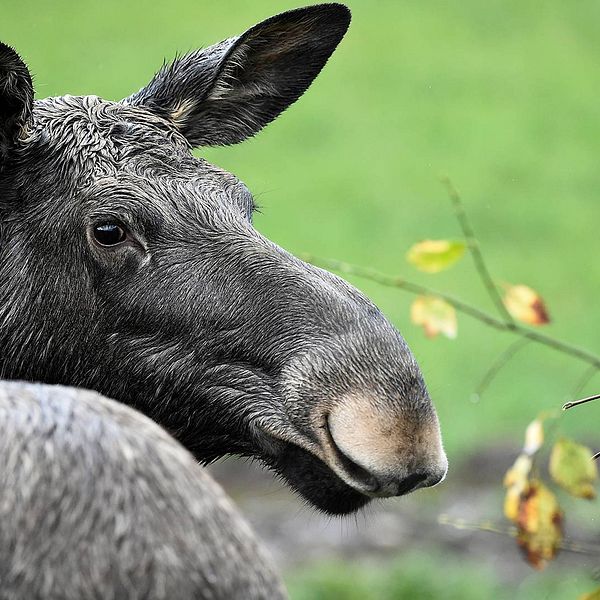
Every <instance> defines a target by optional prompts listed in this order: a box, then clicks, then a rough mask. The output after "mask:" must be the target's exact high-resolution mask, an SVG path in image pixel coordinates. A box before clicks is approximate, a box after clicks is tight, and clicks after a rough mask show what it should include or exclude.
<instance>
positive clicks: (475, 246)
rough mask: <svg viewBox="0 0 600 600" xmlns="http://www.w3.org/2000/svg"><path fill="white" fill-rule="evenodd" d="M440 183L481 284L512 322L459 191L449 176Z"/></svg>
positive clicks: (501, 311)
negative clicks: (452, 209) (446, 192)
mask: <svg viewBox="0 0 600 600" xmlns="http://www.w3.org/2000/svg"><path fill="white" fill-rule="evenodd" d="M442 183H443V184H444V185H445V186H446V190H447V191H448V196H449V197H450V200H451V201H452V207H453V208H454V214H455V215H456V218H457V220H458V223H459V225H460V228H461V229H462V232H463V236H464V237H465V240H466V241H467V246H468V248H469V251H470V252H471V256H472V257H473V261H474V262H475V268H476V269H477V273H478V274H479V277H480V278H481V281H482V282H483V285H484V286H485V288H486V289H487V291H488V294H489V296H490V298H491V299H492V302H493V303H494V304H495V305H496V309H497V310H498V314H499V315H500V316H501V317H502V319H503V320H504V321H506V322H507V323H513V322H514V319H513V318H512V316H511V314H510V313H509V312H508V310H507V309H506V306H504V302H503V301H502V296H500V294H499V292H498V288H497V287H496V284H495V283H494V280H493V279H492V276H491V275H490V272H489V271H488V268H487V266H486V264H485V261H484V260H483V254H482V253H481V248H480V246H479V241H478V240H477V238H476V237H475V232H474V231H473V228H472V227H471V223H470V221H469V218H468V216H467V213H466V211H465V207H464V206H463V203H462V200H461V198H460V195H459V193H458V192H457V191H456V188H455V187H454V185H453V184H452V182H451V181H450V178H449V177H442Z"/></svg>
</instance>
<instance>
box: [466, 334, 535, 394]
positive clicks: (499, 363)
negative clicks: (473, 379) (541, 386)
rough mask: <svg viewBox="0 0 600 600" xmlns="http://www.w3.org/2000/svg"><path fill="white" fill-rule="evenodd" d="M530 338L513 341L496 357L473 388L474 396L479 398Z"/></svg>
mask: <svg viewBox="0 0 600 600" xmlns="http://www.w3.org/2000/svg"><path fill="white" fill-rule="evenodd" d="M529 342H530V340H528V339H527V338H519V339H518V340H516V341H514V342H513V343H512V344H511V345H510V346H509V347H508V348H507V349H506V350H505V351H504V352H503V353H502V354H500V356H498V358H497V359H496V360H495V361H494V362H493V363H492V364H491V366H490V368H489V369H488V370H487V371H486V373H485V375H484V376H483V377H482V378H481V381H480V382H479V384H478V385H477V387H476V388H475V392H473V393H474V395H475V398H476V399H480V398H481V396H482V395H483V393H484V392H485V390H487V389H488V387H489V385H490V384H491V383H492V381H494V379H495V378H496V375H498V373H499V372H500V371H501V370H502V368H503V367H504V365H506V363H507V362H508V361H509V360H510V359H511V358H512V357H513V356H514V355H515V354H516V353H517V352H518V351H519V350H521V348H523V347H524V346H526V345H527V344H529Z"/></svg>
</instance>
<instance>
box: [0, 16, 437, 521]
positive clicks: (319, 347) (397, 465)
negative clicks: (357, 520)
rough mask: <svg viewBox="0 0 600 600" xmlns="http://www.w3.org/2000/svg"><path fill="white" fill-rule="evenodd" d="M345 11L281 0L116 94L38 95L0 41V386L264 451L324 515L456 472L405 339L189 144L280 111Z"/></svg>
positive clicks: (191, 445)
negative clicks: (274, 231) (83, 398)
mask: <svg viewBox="0 0 600 600" xmlns="http://www.w3.org/2000/svg"><path fill="white" fill-rule="evenodd" d="M349 21H350V14H349V11H348V9H347V8H346V7H344V6H342V5H339V4H324V5H317V6H310V7H307V8H302V9H297V10H292V11H289V12H286V13H283V14H280V15H278V16H275V17H272V18H270V19H267V20H266V21H263V22H262V23H259V24H258V25H256V26H254V27H252V28H251V29H249V30H248V31H246V32H245V33H243V34H242V35H240V36H239V37H235V38H230V39H227V40H225V41H223V42H221V43H218V44H216V45H214V46H210V47H208V48H206V49H204V50H199V51H197V52H192V53H191V54H188V55H186V56H183V57H181V58H179V59H177V60H175V61H174V62H173V63H172V64H170V65H168V66H165V67H163V68H162V69H161V70H160V71H159V72H158V74H157V75H156V76H155V77H154V78H153V79H152V81H151V82H150V83H149V84H148V85H147V86H146V87H144V88H143V89H141V90H140V91H139V92H137V93H135V94H133V95H132V96H130V97H128V98H125V99H124V100H122V101H120V102H111V101H106V100H102V99H100V98H98V97H96V96H84V97H74V96H62V97H58V98H46V99H44V100H35V101H34V100H33V87H32V82H31V78H30V75H29V72H28V69H27V67H26V65H25V64H24V63H23V62H22V60H21V59H20V58H19V56H18V55H17V54H16V53H15V52H14V51H13V50H12V49H11V48H9V47H8V46H6V45H2V46H0V378H4V379H23V380H29V381H40V382H46V383H60V384H63V385H70V386H76V387H84V388H89V389H93V390H96V391H98V392H99V393H101V394H104V395H105V396H108V397H111V398H114V399H116V400H118V401H120V402H123V403H125V404H128V405H130V406H133V407H134V408H137V409H138V410H140V411H142V412H144V413H145V414H147V415H148V416H150V417H151V418H153V419H154V420H155V421H157V422H158V423H160V424H161V425H162V426H163V427H165V428H166V429H167V430H168V431H169V432H171V433H172V434H173V435H174V436H175V437H176V438H177V439H178V440H179V441H181V442H182V443H183V444H184V445H185V446H186V447H187V448H188V449H189V450H191V451H192V452H193V453H194V455H195V456H196V457H197V459H199V460H200V461H203V462H210V461H212V460H215V459H216V458H218V457H221V456H224V455H227V454H239V455H245V456H251V457H255V458H257V459H259V460H260V461H262V462H263V463H264V464H266V465H267V466H268V467H270V468H272V469H273V470H274V471H276V472H277V473H278V474H280V475H281V476H282V477H283V478H284V479H285V480H286V481H287V482H288V483H289V485H290V486H291V487H292V488H294V489H295V490H296V491H297V492H299V493H300V494H301V495H302V496H303V497H304V498H305V499H307V500H308V501H309V502H310V503H312V504H313V505H314V506H316V507H317V508H319V509H321V510H323V511H326V512H329V513H335V514H344V513H348V512H352V511H354V510H356V509H358V508H359V507H361V506H363V505H364V504H366V503H367V502H369V500H370V499H372V498H375V497H388V496H397V495H402V494H405V493H408V492H410V491H412V490H414V489H417V488H420V487H426V486H431V485H434V484H436V483H438V482H439V481H440V480H441V479H442V478H443V477H444V475H445V473H446V469H447V461H446V457H445V454H444V451H443V449H442V444H441V438H440V428H439V423H438V419H437V416H436V412H435V409H434V407H433V405H432V402H431V400H430V397H429V395H428V393H427V389H426V386H425V383H424V381H423V378H422V375H421V373H420V371H419V367H418V366H417V363H416V362H415V359H414V358H413V355H412V354H411V352H410V350H409V348H408V347H407V345H406V343H405V341H404V340H403V338H402V337H401V335H400V334H399V333H398V331H397V330H396V329H395V328H394V327H393V326H392V325H391V324H390V323H389V322H388V321H387V320H386V318H385V317H384V316H383V315H382V313H381V312H380V311H379V310H378V308H377V307H376V306H374V305H373V304H372V303H371V302H370V301H369V300H368V299H367V298H365V296H363V295H362V294H361V293H360V292H359V291H357V290H356V289H354V288H353V287H352V286H350V285H349V284H348V283H346V282H345V281H343V280H342V279H340V278H339V277H336V276H335V275H332V274H331V273H328V272H326V271H323V270H321V269H318V268H316V267H314V266H312V265H309V264H306V263H304V262H302V261H301V260H299V259H297V258H295V257H294V256H292V255H291V254H289V253H288V252H286V251H285V250H283V249H282V248H280V247H278V246H277V245H275V244H274V243H273V242H271V241H269V240H268V239H266V238H265V237H264V236H262V235H261V234H260V233H259V232H258V231H257V230H256V229H255V228H254V227H253V224H252V213H253V209H254V203H253V199H252V195H251V193H250V192H249V191H248V189H247V188H246V187H245V186H244V184H243V183H241V182H240V181H239V180H238V179H237V178H236V177H234V176H233V175H231V174H230V173H227V172H225V171H223V170H222V169H219V168H217V167H215V166H212V165H210V164H209V163H208V162H206V161H205V160H202V159H199V158H195V157H194V156H193V155H192V153H191V149H192V148H195V147H199V146H212V145H227V144H233V143H236V142H239V141H242V140H244V139H246V138H248V137H250V136H252V135H254V134H255V133H257V132H258V131H259V130H260V129H261V128H262V127H264V126H265V125H266V124H268V123H269V122H270V121H272V120H273V119H274V118H275V117H276V116H278V115H279V114H280V113H281V112H282V111H283V110H284V109H285V108H286V107H288V106H289V105H290V104H292V103H293V102H294V101H295V100H297V99H298V98H299V96H300V95H301V94H302V93H303V92H304V91H305V90H306V89H307V87H308V86H309V85H310V83H311V82H312V81H313V79H314V78H315V77H316V76H317V74H318V73H319V72H320V70H321V69H322V68H323V66H324V65H325V63H326V61H327V60H328V58H329V56H330V55H331V53H332V52H333V50H334V49H335V48H336V46H337V45H338V43H339V42H340V40H341V39H342V37H343V35H344V33H345V32H346V29H347V27H348V25H349Z"/></svg>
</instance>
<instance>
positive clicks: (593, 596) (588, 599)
mask: <svg viewBox="0 0 600 600" xmlns="http://www.w3.org/2000/svg"><path fill="white" fill-rule="evenodd" d="M579 600H600V588H598V589H597V590H594V591H593V592H588V593H587V594H582V595H581V596H579Z"/></svg>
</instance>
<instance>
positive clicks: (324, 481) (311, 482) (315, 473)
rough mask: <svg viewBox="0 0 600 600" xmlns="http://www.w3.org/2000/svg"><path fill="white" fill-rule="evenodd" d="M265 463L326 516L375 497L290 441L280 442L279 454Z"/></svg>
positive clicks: (346, 511)
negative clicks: (343, 478) (362, 490)
mask: <svg viewBox="0 0 600 600" xmlns="http://www.w3.org/2000/svg"><path fill="white" fill-rule="evenodd" d="M263 462H265V464H266V465H267V467H268V468H270V469H272V470H273V471H275V473H277V475H279V476H280V477H281V478H282V479H283V480H284V482H285V483H286V484H287V485H288V486H289V487H290V488H291V489H292V490H294V492H296V493H297V494H298V495H299V496H300V497H301V498H302V499H304V500H305V501H306V502H308V503H309V504H310V505H311V506H312V507H314V508H316V509H317V510H319V511H321V512H323V513H325V514H327V515H331V516H343V515H348V514H351V513H354V512H356V511H358V510H359V509H361V508H362V507H364V506H366V505H367V504H368V503H369V502H370V501H371V500H372V496H368V495H366V494H363V493H362V492H360V491H358V490H357V489H355V488H353V487H351V486H349V485H348V484H347V483H345V482H344V481H343V480H342V479H341V478H340V477H338V476H337V475H336V474H335V473H334V472H333V471H332V470H331V469H330V468H329V466H327V465H326V464H325V463H324V462H323V461H322V460H320V459H319V458H317V457H316V456H315V455H314V454H312V453H311V452H308V451H307V450H304V449H303V448H301V447H300V446H296V445H295V444H292V443H290V442H281V444H280V451H279V452H278V454H277V456H276V457H272V458H268V459H266V460H265V459H263Z"/></svg>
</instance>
